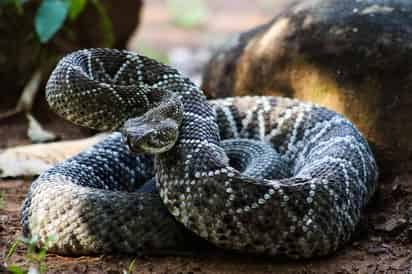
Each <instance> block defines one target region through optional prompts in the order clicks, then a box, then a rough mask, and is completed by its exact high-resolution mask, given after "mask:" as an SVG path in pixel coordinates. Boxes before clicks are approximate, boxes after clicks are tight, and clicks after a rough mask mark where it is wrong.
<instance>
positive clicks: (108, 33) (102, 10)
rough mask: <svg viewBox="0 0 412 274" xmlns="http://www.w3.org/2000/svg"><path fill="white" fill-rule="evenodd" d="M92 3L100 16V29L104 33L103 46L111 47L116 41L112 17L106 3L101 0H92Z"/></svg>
mask: <svg viewBox="0 0 412 274" xmlns="http://www.w3.org/2000/svg"><path fill="white" fill-rule="evenodd" d="M91 3H92V4H93V5H94V7H95V8H96V11H97V13H98V14H99V17H100V29H101V31H102V33H103V46H104V47H108V48H110V47H112V46H113V44H114V41H115V37H114V32H113V24H112V20H111V19H110V17H109V15H108V13H107V10H106V7H105V6H104V4H102V3H101V2H100V1H99V0H92V2H91Z"/></svg>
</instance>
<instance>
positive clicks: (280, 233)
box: [21, 49, 378, 258]
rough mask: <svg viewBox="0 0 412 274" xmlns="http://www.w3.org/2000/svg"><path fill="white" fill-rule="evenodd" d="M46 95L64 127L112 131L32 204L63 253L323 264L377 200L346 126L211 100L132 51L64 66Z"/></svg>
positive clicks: (63, 168)
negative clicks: (217, 255)
mask: <svg viewBox="0 0 412 274" xmlns="http://www.w3.org/2000/svg"><path fill="white" fill-rule="evenodd" d="M46 96H47V100H48V102H49V104H50V106H51V107H52V109H54V110H55V111H56V112H57V113H58V114H60V115H61V116H63V117H65V118H66V119H68V120H70V121H72V122H74V123H76V124H78V125H81V126H86V127H90V128H94V129H98V130H102V131H116V132H114V133H112V134H111V135H110V136H109V137H107V138H106V139H105V140H103V141H102V142H101V143H99V144H97V145H95V146H93V147H91V148H89V149H87V150H85V151H83V152H81V153H80V154H79V155H77V156H75V157H73V158H71V159H68V160H66V161H64V162H62V163H60V164H58V165H56V166H55V167H53V168H51V169H50V170H48V171H46V172H45V173H44V174H42V175H41V176H40V177H39V178H37V179H36V180H35V181H34V182H33V184H32V186H31V188H30V190H29V192H28V194H27V196H26V199H25V202H24V204H23V208H22V217H21V222H22V226H23V233H24V234H25V235H33V234H36V235H39V237H40V239H43V240H44V239H45V238H46V237H47V235H55V237H56V240H55V242H54V243H53V244H52V246H51V249H52V250H53V251H54V252H58V253H61V254H72V255H79V254H91V253H109V252H125V253H139V254H140V253H143V254H150V253H157V252H160V253H161V252H162V250H168V249H169V250H174V249H179V248H180V247H182V246H185V245H186V244H187V245H190V244H191V243H192V242H193V241H197V240H198V239H200V238H203V239H205V240H206V241H207V242H209V243H212V244H213V245H216V246H218V247H222V248H225V249H231V250H235V251H241V252H250V253H258V254H265V255H286V256H288V257H291V258H308V257H313V256H322V255H325V254H329V253H331V252H333V251H336V250H337V249H338V248H339V247H340V246H341V245H342V244H344V243H345V242H347V241H348V240H349V239H350V238H351V236H352V234H353V232H354V230H355V229H356V226H357V224H358V223H359V220H360V216H361V214H362V210H363V209H364V207H365V205H366V204H367V202H368V200H369V199H370V198H371V196H372V195H373V193H374V190H375V188H376V183H377V177H378V172H377V166H376V163H375V160H374V157H373V154H372V152H371V150H370V148H369V146H368V143H367V142H366V141H365V139H364V138H363V137H362V135H361V134H360V133H359V131H358V130H357V129H356V128H355V127H354V125H353V124H352V123H351V122H349V121H348V120H347V119H345V118H344V117H342V116H341V115H339V114H337V113H335V112H333V111H330V110H327V109H325V108H323V107H320V106H317V105H313V104H310V103H305V102H301V101H298V100H294V99H288V98H279V97H269V96H267V97H234V98H225V99H219V100H212V101H207V99H206V97H205V96H204V94H203V92H202V91H201V90H200V89H199V88H198V87H197V86H195V85H194V84H193V83H192V82H191V81H190V80H189V79H187V78H186V77H184V76H182V75H181V74H179V73H178V72H177V71H176V70H175V69H173V68H171V67H169V66H166V65H163V64H161V63H159V62H157V61H155V60H152V59H150V58H147V57H144V56H140V55H137V54H135V53H132V52H129V51H120V50H112V49H88V50H80V51H77V52H74V53H71V54H69V55H67V56H66V57H64V58H63V59H62V60H61V61H60V62H59V63H58V65H57V66H56V68H55V70H54V71H53V73H52V74H51V76H50V79H49V81H48V84H47V87H46ZM226 139H227V140H226ZM222 140H226V141H222ZM225 142H226V143H225ZM259 155H262V156H261V157H262V158H261V159H259V160H254V159H255V158H256V157H259ZM259 165H261V166H259ZM256 166H257V167H256ZM271 166H272V169H273V170H271V171H267V169H268V168H269V169H270V167H271ZM254 168H255V169H254ZM247 170H249V171H247ZM265 170H266V172H265ZM152 177H154V179H152V181H151V180H150V179H151V178H152ZM147 181H149V182H148V183H145V182H147ZM154 181H155V183H154ZM154 184H155V186H154ZM199 236H200V238H199Z"/></svg>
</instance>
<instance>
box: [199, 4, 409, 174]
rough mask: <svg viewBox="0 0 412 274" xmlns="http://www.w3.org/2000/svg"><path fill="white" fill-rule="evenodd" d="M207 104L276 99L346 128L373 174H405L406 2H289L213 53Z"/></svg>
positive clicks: (206, 79)
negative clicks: (327, 112)
mask: <svg viewBox="0 0 412 274" xmlns="http://www.w3.org/2000/svg"><path fill="white" fill-rule="evenodd" d="M203 89H204V90H205V92H206V94H207V95H209V96H210V97H225V96H235V95H246V94H249V95H280V96H288V97H295V98H299V99H302V100H307V101H312V102H315V103H317V104H320V105H323V106H326V107H328V108H330V109H333V110H335V111H337V112H339V113H341V114H343V115H345V116H346V117H348V118H349V119H350V120H351V121H353V122H354V123H355V124H356V126H357V127H358V128H359V129H360V130H361V131H362V132H363V134H364V135H365V136H366V137H367V139H368V140H369V142H370V143H371V145H372V148H373V150H374V152H375V155H376V156H377V159H378V162H379V165H380V168H381V171H382V172H383V173H388V172H400V171H407V170H410V169H411V167H412V164H411V163H412V93H411V92H412V1H405V0H374V1H371V0H345V1H342V0H316V1H313V0H312V1H310V0H302V1H290V2H289V4H288V5H285V7H284V8H283V9H282V10H280V11H278V14H277V15H276V16H275V18H274V19H273V20H272V21H271V22H269V23H268V24H266V25H263V26H260V27H257V28H255V29H253V30H251V31H248V32H245V33H243V34H240V35H239V36H237V37H236V38H235V39H232V40H231V42H230V43H228V44H227V45H226V47H224V48H222V49H221V50H220V51H218V52H217V53H216V54H215V56H214V57H213V58H212V60H211V61H210V63H209V65H208V66H207V68H206V70H205V73H204V83H203Z"/></svg>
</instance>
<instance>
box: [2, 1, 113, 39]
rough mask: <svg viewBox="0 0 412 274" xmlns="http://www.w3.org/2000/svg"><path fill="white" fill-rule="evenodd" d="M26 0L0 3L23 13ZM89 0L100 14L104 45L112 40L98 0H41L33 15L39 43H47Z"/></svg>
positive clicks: (110, 31) (107, 18) (109, 26)
mask: <svg viewBox="0 0 412 274" xmlns="http://www.w3.org/2000/svg"><path fill="white" fill-rule="evenodd" d="M26 1H27V0H0V5H13V6H15V7H16V10H17V13H18V14H22V13H23V3H24V2H26ZM88 2H90V4H92V5H93V6H94V7H95V8H96V10H97V13H98V14H99V16H100V27H101V29H102V32H103V34H104V35H105V36H104V41H103V43H104V45H105V46H111V45H112V44H113V41H114V38H113V37H114V35H113V30H112V22H111V20H110V18H109V16H108V14H107V11H106V8H105V6H104V5H102V4H101V3H100V1H99V0H42V1H41V2H40V5H39V7H38V9H37V11H36V14H35V17H34V28H35V32H36V34H37V36H38V37H39V40H40V42H41V43H43V44H44V43H47V42H48V41H50V39H51V38H52V37H53V36H54V35H55V34H56V33H57V32H58V31H59V30H60V29H61V28H62V27H63V25H64V23H65V22H66V20H70V21H75V20H76V19H77V18H78V16H79V15H80V14H81V13H82V12H83V11H84V9H85V7H86V6H87V3H88Z"/></svg>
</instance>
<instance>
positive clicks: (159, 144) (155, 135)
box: [121, 116, 178, 154]
mask: <svg viewBox="0 0 412 274" xmlns="http://www.w3.org/2000/svg"><path fill="white" fill-rule="evenodd" d="M121 132H122V135H123V139H124V142H125V143H126V145H127V147H128V148H129V151H130V152H131V153H133V154H143V153H148V154H159V153H163V152H166V151H168V150H170V149H171V148H172V147H173V146H174V145H175V143H176V141H177V137H178V124H177V122H176V121H174V120H173V119H165V120H162V121H157V120H156V121H147V119H145V117H144V116H143V117H139V118H132V119H129V120H127V121H126V122H125V123H124V126H123V127H122V129H121Z"/></svg>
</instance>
